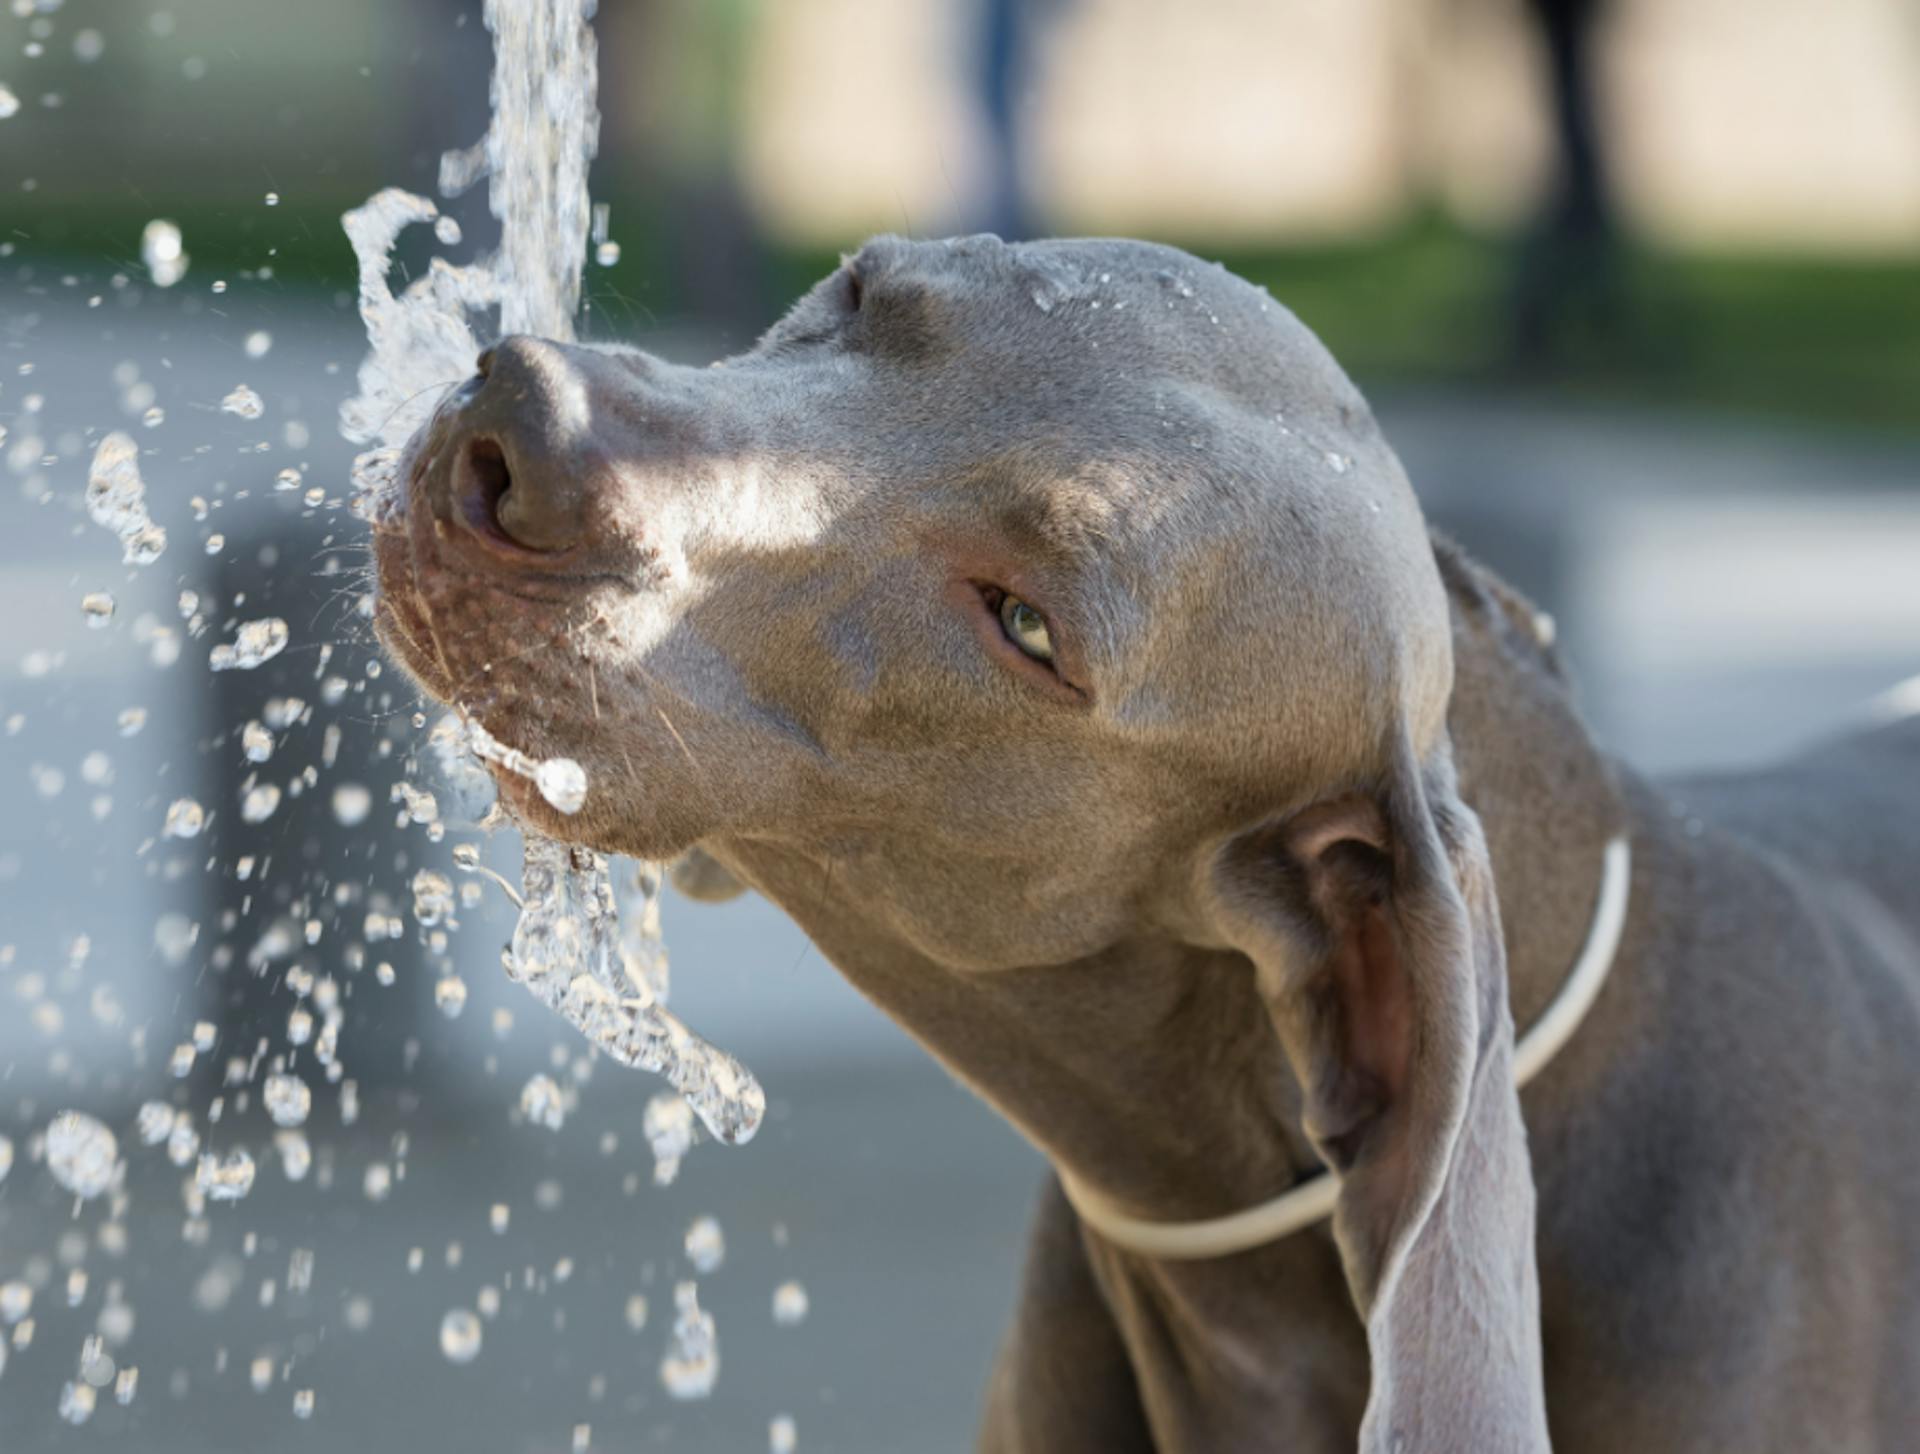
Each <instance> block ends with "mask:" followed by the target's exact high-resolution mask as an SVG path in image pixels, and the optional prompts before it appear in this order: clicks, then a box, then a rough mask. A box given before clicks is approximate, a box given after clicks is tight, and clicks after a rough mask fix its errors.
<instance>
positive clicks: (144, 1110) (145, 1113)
mask: <svg viewBox="0 0 1920 1454" xmlns="http://www.w3.org/2000/svg"><path fill="white" fill-rule="evenodd" d="M176 1115H177V1113H176V1112H175V1110H174V1109H173V1107H172V1106H170V1105H168V1104H167V1103H166V1102H165V1101H148V1102H146V1103H145V1104H144V1105H142V1106H141V1107H140V1114H139V1116H138V1118H137V1119H136V1122H135V1124H136V1126H137V1127H138V1130H139V1133H140V1140H141V1143H142V1144H143V1145H147V1146H158V1145H159V1144H160V1143H161V1142H162V1141H164V1140H166V1139H167V1137H168V1136H170V1135H172V1134H173V1123H174V1119H175V1117H176Z"/></svg>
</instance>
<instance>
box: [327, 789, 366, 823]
mask: <svg viewBox="0 0 1920 1454" xmlns="http://www.w3.org/2000/svg"><path fill="white" fill-rule="evenodd" d="M371 811H373V794H372V793H370V792H368V791H367V790H366V788H364V787H363V786H361V785H360V784H359V783H341V784H340V785H339V786H338V787H336V788H335V789H334V790H333V816H334V820H335V821H336V822H338V823H339V824H340V825H341V826H342V827H344V828H352V827H355V826H357V825H359V824H361V823H364V822H365V821H366V818H367V814H368V813H370V812H371Z"/></svg>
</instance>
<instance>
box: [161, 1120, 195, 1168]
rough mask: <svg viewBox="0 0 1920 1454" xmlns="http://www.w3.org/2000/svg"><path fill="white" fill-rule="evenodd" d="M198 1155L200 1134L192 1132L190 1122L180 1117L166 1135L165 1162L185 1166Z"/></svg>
mask: <svg viewBox="0 0 1920 1454" xmlns="http://www.w3.org/2000/svg"><path fill="white" fill-rule="evenodd" d="M199 1154H200V1133H199V1132H198V1131H196V1130H194V1128H193V1123H192V1122H191V1121H189V1120H188V1119H187V1118H186V1117H185V1116H181V1117H180V1118H179V1119H178V1120H176V1121H175V1122H174V1123H173V1130H172V1131H170V1132H168V1133H167V1160H169V1161H171V1162H172V1163H173V1164H174V1165H175V1166H185V1165H186V1164H187V1163H188V1162H190V1161H192V1160H193V1159H194V1157H196V1156H198V1155H199Z"/></svg>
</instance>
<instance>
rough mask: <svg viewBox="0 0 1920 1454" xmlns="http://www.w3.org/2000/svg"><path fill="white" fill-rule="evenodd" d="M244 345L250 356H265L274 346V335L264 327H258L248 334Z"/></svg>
mask: <svg viewBox="0 0 1920 1454" xmlns="http://www.w3.org/2000/svg"><path fill="white" fill-rule="evenodd" d="M242 347H243V348H244V349H245V350H246V355H247V357H248V358H265V357H266V356H267V351H268V350H269V349H271V348H272V347H273V335H272V334H271V333H269V332H267V330H266V329H264V328H257V329H255V330H254V331H253V332H252V333H249V334H248V335H247V341H246V343H244V344H243V345H242Z"/></svg>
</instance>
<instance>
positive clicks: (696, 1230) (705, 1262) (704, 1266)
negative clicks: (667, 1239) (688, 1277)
mask: <svg viewBox="0 0 1920 1454" xmlns="http://www.w3.org/2000/svg"><path fill="white" fill-rule="evenodd" d="M684 1245H685V1247H686V1252H687V1261H689V1262H691V1263H692V1264H693V1270H694V1271H695V1272H698V1273H702V1274H705V1273H709V1272H713V1271H716V1270H718V1268H719V1266H720V1264H721V1263H722V1262H723V1261H725V1260H726V1256H727V1239H726V1237H725V1236H724V1235H723V1234H722V1233H721V1231H720V1224H719V1222H717V1221H715V1220H714V1219H713V1218H712V1217H700V1218H698V1219H696V1220H695V1222H694V1223H693V1225H692V1226H690V1227H688V1228H687V1235H686V1239H685V1244H684Z"/></svg>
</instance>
